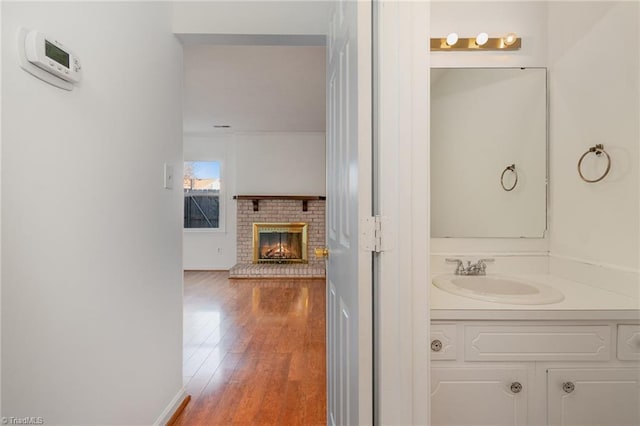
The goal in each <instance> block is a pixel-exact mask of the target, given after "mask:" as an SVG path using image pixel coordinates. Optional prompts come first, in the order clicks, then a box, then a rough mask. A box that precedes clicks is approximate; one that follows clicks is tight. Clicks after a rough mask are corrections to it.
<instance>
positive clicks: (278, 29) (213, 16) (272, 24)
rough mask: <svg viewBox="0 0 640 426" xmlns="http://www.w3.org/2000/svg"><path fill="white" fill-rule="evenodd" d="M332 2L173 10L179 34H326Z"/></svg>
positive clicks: (193, 4)
mask: <svg viewBox="0 0 640 426" xmlns="http://www.w3.org/2000/svg"><path fill="white" fill-rule="evenodd" d="M330 8H331V2H327V1H314V0H297V1H233V0H232V1H214V2H197V1H178V2H175V3H174V6H173V31H174V32H175V33H177V34H279V35H301V34H318V35H324V34H326V32H327V23H328V22H329V11H330Z"/></svg>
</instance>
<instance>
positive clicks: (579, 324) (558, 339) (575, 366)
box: [431, 321, 640, 426]
mask: <svg viewBox="0 0 640 426" xmlns="http://www.w3.org/2000/svg"><path fill="white" fill-rule="evenodd" d="M636 339H638V340H637V341H636ZM639 352H640V325H638V324H628V323H627V324H622V323H617V322H615V321H603V322H594V321H553V322H551V321H518V322H513V321H509V322H499V321H450V322H433V323H432V326H431V354H432V356H431V424H432V425H433V426H444V425H459V426H463V425H532V426H541V425H545V424H547V425H554V426H555V425H558V426H559V425H562V426H569V425H574V426H577V425H580V426H583V425H584V426H589V425H607V426H627V425H629V426H631V425H634V426H638V425H640V363H639V362H638V353H639Z"/></svg>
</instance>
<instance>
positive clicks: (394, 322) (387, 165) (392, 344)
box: [373, 0, 430, 425]
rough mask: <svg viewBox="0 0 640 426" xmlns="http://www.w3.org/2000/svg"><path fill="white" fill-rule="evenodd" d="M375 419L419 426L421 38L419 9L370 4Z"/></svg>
mask: <svg viewBox="0 0 640 426" xmlns="http://www.w3.org/2000/svg"><path fill="white" fill-rule="evenodd" d="M374 10H375V11H374V24H373V25H374V30H373V34H374V70H375V71H374V103H375V105H376V108H375V113H376V114H375V116H374V153H375V154H374V182H375V183H374V185H375V189H374V198H375V199H376V201H375V202H374V214H378V215H381V216H382V217H383V218H384V219H383V237H382V238H383V240H384V243H383V247H384V249H383V251H382V252H381V253H378V254H376V255H375V260H374V277H375V278H374V298H375V302H374V303H375V307H374V324H375V326H374V327H375V335H374V342H375V343H374V346H375V349H374V359H375V361H374V363H375V366H374V369H375V370H374V372H375V373H374V377H375V392H374V398H375V399H374V401H375V402H374V407H375V413H374V418H375V419H376V421H375V423H376V424H381V425H383V424H412V425H428V424H429V413H430V407H429V406H430V389H429V383H430V380H429V379H430V374H429V350H428V344H429V327H430V311H429V287H430V286H429V283H430V267H429V253H430V252H429V241H430V229H429V228H430V226H429V223H430V216H429V215H430V212H429V209H430V205H429V199H430V193H429V190H430V189H429V160H430V156H429V149H430V141H429V123H428V117H429V37H430V29H429V23H430V4H429V2H428V1H420V2H395V1H384V0H376V1H374Z"/></svg>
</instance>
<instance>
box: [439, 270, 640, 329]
mask: <svg viewBox="0 0 640 426" xmlns="http://www.w3.org/2000/svg"><path fill="white" fill-rule="evenodd" d="M510 276H512V277H514V278H521V279H523V280H526V281H534V282H539V283H542V284H546V285H549V286H551V287H554V288H556V289H558V290H560V291H561V292H562V293H563V294H564V300H563V301H561V302H558V303H551V304H545V305H512V304H506V303H496V302H486V301H482V300H476V299H470V298H467V297H463V296H458V295H455V294H451V293H449V292H446V291H444V290H441V289H439V288H438V287H436V286H434V285H433V284H430V286H431V287H430V292H431V296H430V299H431V319H432V320H438V321H439V320H543V321H544V320H612V321H626V320H629V321H634V322H636V321H640V300H639V299H636V298H633V297H629V296H625V295H622V294H618V293H614V292H611V291H607V290H604V289H602V288H598V287H593V286H589V285H585V284H581V283H578V282H575V281H569V280H566V279H562V278H557V277H554V276H551V275H542V274H541V275H515V274H510Z"/></svg>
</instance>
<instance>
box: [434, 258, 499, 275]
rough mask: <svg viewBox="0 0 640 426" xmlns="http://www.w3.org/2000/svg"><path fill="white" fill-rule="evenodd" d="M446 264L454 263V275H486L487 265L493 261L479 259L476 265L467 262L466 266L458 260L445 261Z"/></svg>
mask: <svg viewBox="0 0 640 426" xmlns="http://www.w3.org/2000/svg"><path fill="white" fill-rule="evenodd" d="M445 261H446V262H447V263H455V264H456V265H457V266H456V270H455V274H456V275H487V263H491V262H494V261H495V259H480V260H478V261H477V262H476V263H474V264H472V263H471V261H467V266H466V267H465V266H464V263H463V262H462V260H460V259H445Z"/></svg>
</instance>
